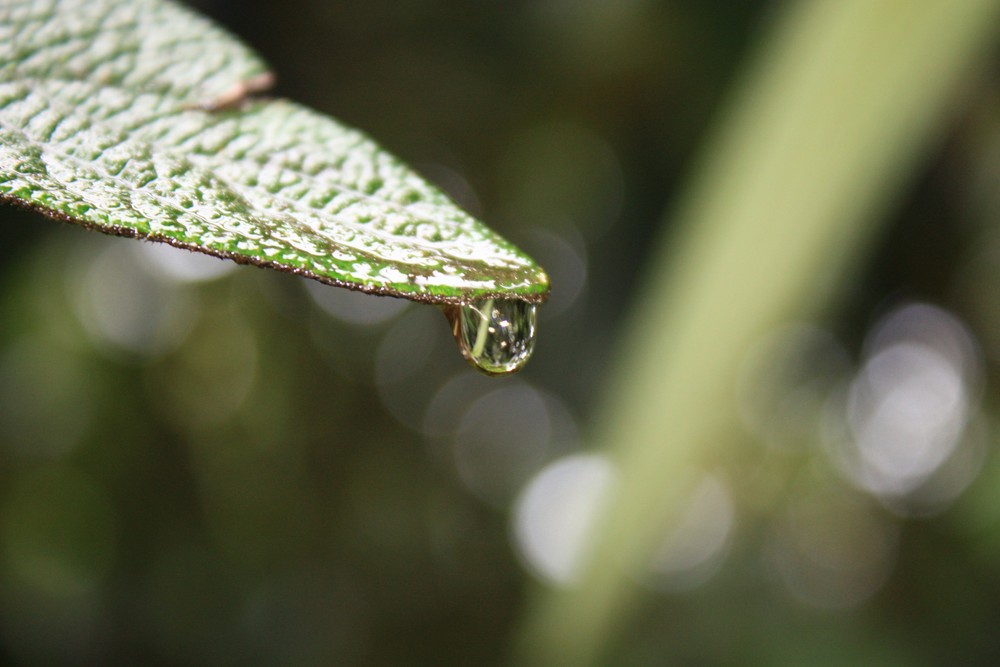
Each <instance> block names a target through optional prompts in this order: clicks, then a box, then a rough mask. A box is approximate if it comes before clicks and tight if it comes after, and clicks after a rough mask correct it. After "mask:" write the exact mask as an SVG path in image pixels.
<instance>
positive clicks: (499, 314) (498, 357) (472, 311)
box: [445, 299, 537, 375]
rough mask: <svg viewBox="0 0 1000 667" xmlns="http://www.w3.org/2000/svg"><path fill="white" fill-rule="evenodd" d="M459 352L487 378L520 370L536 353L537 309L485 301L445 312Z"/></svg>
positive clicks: (515, 302) (505, 301) (516, 301)
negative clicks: (487, 376)
mask: <svg viewBox="0 0 1000 667" xmlns="http://www.w3.org/2000/svg"><path fill="white" fill-rule="evenodd" d="M445 314H446V315H447V316H448V319H449V320H450V321H451V328H452V332H453V333H454V334H455V340H456V341H458V349H459V350H460V351H461V352H462V356H464V357H465V358H466V359H467V360H468V361H469V363H470V364H472V365H473V366H475V367H476V368H478V369H479V370H481V371H483V372H484V373H486V374H488V375H506V374H508V373H513V372H515V371H517V370H520V369H521V367H522V366H524V364H525V363H527V361H528V358H529V357H530V356H531V353H532V351H533V350H534V349H535V325H536V321H537V316H536V306H535V304H533V303H528V302H527V301H522V300H520V299H484V300H482V301H476V302H474V303H470V304H467V305H464V306H451V307H449V308H447V309H446V310H445Z"/></svg>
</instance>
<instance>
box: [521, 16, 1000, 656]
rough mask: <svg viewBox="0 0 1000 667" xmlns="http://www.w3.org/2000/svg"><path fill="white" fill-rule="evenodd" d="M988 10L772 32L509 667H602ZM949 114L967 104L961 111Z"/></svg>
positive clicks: (701, 179)
mask: <svg viewBox="0 0 1000 667" xmlns="http://www.w3.org/2000/svg"><path fill="white" fill-rule="evenodd" d="M998 18H1000V2H998V1H997V0H960V1H957V2H956V1H955V0H918V1H917V2H914V1H912V0H812V1H801V2H792V3H789V4H788V5H786V6H785V11H784V12H783V14H781V15H780V16H779V17H777V20H776V21H775V23H774V25H773V26H772V29H771V30H770V31H769V32H768V34H767V35H765V39H764V41H763V43H762V44H761V48H760V49H759V51H758V53H757V55H756V57H755V58H754V60H753V64H752V66H751V68H750V70H749V71H748V72H747V73H746V76H744V77H743V78H742V79H741V85H740V86H739V88H738V90H737V91H736V94H735V96H734V98H733V100H732V102H731V104H730V105H729V107H728V108H727V113H726V114H724V117H723V118H721V119H720V120H721V122H720V124H719V125H718V127H717V128H716V132H715V133H714V135H713V138H712V140H711V141H710V143H709V145H708V146H707V149H706V151H705V152H704V153H703V160H702V162H701V164H700V165H699V168H698V169H697V170H696V172H695V174H694V179H693V181H692V182H691V183H690V187H689V189H688V190H687V192H686V196H685V197H684V198H683V199H682V201H681V205H680V207H679V209H678V211H677V213H676V215H675V216H674V221H673V224H672V225H671V226H670V227H671V230H672V231H673V232H675V233H673V234H671V236H670V237H669V238H667V237H664V238H663V239H662V240H661V243H659V245H658V247H657V249H656V252H654V253H653V255H652V259H651V262H652V263H651V269H652V270H651V271H650V272H649V273H648V275H647V276H646V278H647V280H646V282H645V287H644V289H643V290H642V291H641V293H640V294H638V295H637V298H636V300H635V301H634V304H633V307H632V311H631V319H630V321H629V322H628V323H627V328H626V331H625V333H624V336H623V337H622V339H621V341H620V342H619V346H618V351H619V356H618V359H617V361H618V363H617V365H616V373H615V378H614V381H613V382H612V383H611V385H610V391H609V393H608V394H607V396H606V397H605V398H606V400H605V403H604V407H603V411H602V412H601V413H600V414H599V418H598V420H597V422H596V424H595V429H594V433H593V435H594V439H593V442H594V444H595V445H596V446H597V447H598V448H599V449H601V450H603V451H605V452H607V453H608V454H609V455H610V456H611V457H612V459H613V461H614V462H615V464H616V465H617V467H618V472H619V483H618V485H617V487H616V489H617V491H616V494H615V496H614V498H613V501H612V502H611V504H610V506H609V507H608V509H607V511H606V512H605V514H604V515H603V521H600V522H599V525H598V526H597V529H596V531H595V536H594V541H593V543H592V547H593V548H592V549H591V551H590V552H589V560H588V563H589V566H588V567H587V568H586V569H585V572H584V573H583V575H582V578H581V580H580V582H579V584H578V585H577V586H575V587H574V588H573V589H572V590H567V591H538V593H537V595H536V596H535V599H534V600H533V602H532V604H531V605H530V607H529V608H528V609H527V612H528V613H527V614H526V615H525V617H524V625H523V627H522V628H521V633H520V635H519V636H518V637H517V638H516V639H517V644H516V646H515V650H516V652H515V661H516V662H517V663H519V664H539V665H563V664H566V665H588V664H595V663H597V662H599V661H600V660H601V657H602V655H603V654H604V652H605V651H607V648H608V646H609V644H610V643H611V642H612V641H613V640H614V637H615V634H616V633H617V632H618V631H619V630H620V629H621V626H622V625H624V624H625V623H626V622H627V619H628V617H629V614H630V610H631V608H632V607H633V606H634V602H635V601H636V597H637V593H638V588H637V587H636V586H635V585H634V583H633V582H634V579H633V575H634V573H636V572H637V571H639V570H640V569H641V568H640V565H639V564H641V563H642V562H644V560H645V559H647V558H648V555H649V553H650V552H651V550H652V548H653V547H654V546H655V544H656V542H657V540H658V539H659V538H660V537H661V536H662V534H663V527H664V526H665V525H667V522H668V521H669V520H670V518H671V516H672V515H673V514H674V513H675V512H676V508H677V505H678V502H679V501H680V499H682V498H684V496H685V491H686V490H687V489H688V488H689V487H690V485H691V483H692V480H694V479H696V477H697V475H696V474H693V473H695V472H697V471H698V470H699V469H701V468H702V467H703V466H704V465H705V464H706V463H707V461H708V459H709V458H717V457H718V456H719V455H720V451H721V444H722V442H721V441H722V440H724V439H725V436H726V434H727V432H730V429H731V428H732V427H733V424H734V423H735V413H736V410H735V408H736V406H735V402H734V398H733V393H734V392H733V384H734V378H735V374H736V370H737V367H738V366H739V364H740V362H741V360H742V359H743V358H744V355H745V353H746V351H747V349H748V347H749V346H750V345H751V344H752V343H753V342H755V341H756V340H757V339H758V338H759V337H760V336H761V335H762V334H764V333H765V332H767V331H769V330H770V329H772V328H773V327H775V326H776V325H778V324H779V323H781V322H782V321H785V320H787V319H789V318H801V317H804V316H808V315H810V314H811V313H815V312H816V311H817V310H818V309H819V308H821V307H823V305H824V304H828V303H829V301H830V297H831V296H832V295H833V291H834V288H835V287H836V286H837V283H839V282H841V277H842V276H843V275H844V272H845V270H847V269H848V268H849V266H850V264H851V263H852V262H858V261H860V259H861V256H862V255H863V254H864V249H865V248H866V247H867V245H868V244H869V243H870V241H871V240H872V239H873V237H874V234H875V232H876V231H877V228H878V225H877V223H878V222H879V221H880V220H882V219H884V218H885V212H886V209H887V208H888V207H889V206H890V205H891V204H892V203H893V201H894V198H895V197H896V195H897V194H898V192H899V190H900V188H901V187H902V186H904V185H905V184H906V183H907V180H908V178H909V177H910V176H911V175H912V174H913V171H914V168H915V166H916V165H917V164H919V160H920V158H921V157H922V156H923V155H925V154H926V153H927V151H928V149H929V148H931V147H933V145H934V144H935V143H936V141H937V140H938V139H939V138H940V137H941V135H942V132H943V130H944V129H946V122H945V121H946V120H947V116H948V113H947V112H948V111H949V110H950V109H951V108H952V107H953V105H955V103H956V99H957V98H956V92H960V91H961V87H962V84H963V83H968V82H969V81H970V80H971V77H970V74H974V72H975V69H976V65H978V64H979V63H981V61H982V59H983V56H984V53H985V51H986V48H987V47H988V46H989V45H990V44H991V40H992V38H993V37H994V36H995V29H996V27H997V25H998V23H997V20H998ZM959 101H960V100H959Z"/></svg>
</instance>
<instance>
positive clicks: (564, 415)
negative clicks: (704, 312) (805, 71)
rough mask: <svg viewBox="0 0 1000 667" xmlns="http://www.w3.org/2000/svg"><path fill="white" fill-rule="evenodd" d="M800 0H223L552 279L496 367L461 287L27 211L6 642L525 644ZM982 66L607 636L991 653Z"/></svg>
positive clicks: (650, 654)
mask: <svg viewBox="0 0 1000 667" xmlns="http://www.w3.org/2000/svg"><path fill="white" fill-rule="evenodd" d="M784 4H785V3H782V2H775V1H773V0H772V1H767V2H764V1H746V0H739V1H737V0H711V1H710V2H705V1H701V2H696V1H694V0H672V1H669V2H667V1H661V2H657V1H653V0H629V1H626V2H614V3H612V2H602V1H600V0H584V1H581V2H569V1H568V0H538V1H524V2H509V1H508V2H500V1H499V0H483V1H480V2H476V3H467V2H458V1H456V0H402V1H400V0H396V1H391V2H390V1H388V0H376V1H371V0H367V1H365V2H360V1H353V0H338V1H336V2H328V1H326V0H323V1H320V0H294V1H291V0H290V1H289V2H284V3H270V2H261V1H256V0H254V1H250V2H235V1H231V2H230V1H226V0H203V1H200V2H193V3H192V5H193V6H195V7H196V8H197V9H199V10H200V11H202V12H204V13H206V14H208V15H209V16H211V17H212V18H214V19H215V20H217V21H218V22H220V23H221V24H223V25H224V26H226V27H227V28H229V29H230V30H231V31H233V32H234V33H236V34H237V35H239V36H240V37H241V38H243V39H244V40H245V41H246V42H248V43H249V44H251V45H252V46H253V47H254V48H255V49H256V50H257V51H258V52H259V53H260V54H261V55H262V56H263V57H264V59H265V60H267V61H268V62H270V63H271V65H272V66H273V69H274V71H275V72H276V73H277V75H278V82H279V83H278V86H277V89H276V91H275V93H276V94H278V95H281V96H286V97H290V98H293V99H295V100H297V101H300V102H302V103H304V104H306V105H308V106H311V107H314V108H317V109H320V110H322V111H324V112H326V113H329V114H330V115H333V116H334V117H336V118H338V119H340V120H342V121H343V122H345V123H347V124H349V125H352V126H355V127H359V128H361V129H363V130H364V131H365V132H367V133H368V134H370V135H371V136H373V137H375V138H376V139H377V141H379V143H381V144H382V145H383V146H385V147H386V148H387V149H389V150H390V151H391V152H393V153H394V154H396V155H397V156H399V157H400V158H402V159H403V160H404V161H405V162H407V163H409V164H410V165H412V166H414V167H415V168H416V169H417V170H418V171H420V172H421V173H422V174H423V175H424V176H426V177H427V178H428V179H429V180H430V181H432V182H434V183H436V184H437V185H439V186H440V187H441V188H442V189H443V190H445V191H446V192H447V193H448V194H450V195H451V196H452V197H453V198H454V199H455V200H456V201H457V202H458V203H459V204H460V205H462V206H463V207H464V208H466V209H467V210H468V211H470V212H471V213H473V214H474V215H476V216H477V217H479V218H480V219H483V220H485V221H486V222H487V223H488V224H489V225H490V226H492V227H493V228H494V229H496V230H497V231H498V232H500V233H501V234H502V235H504V236H505V237H507V238H508V239H510V240H512V241H513V242H514V243H516V244H517V245H519V246H520V247H522V248H524V249H525V250H527V251H528V252H529V253H530V254H531V255H532V256H534V257H535V258H536V259H537V260H538V261H539V263H540V264H542V265H543V266H544V267H545V268H546V269H547V270H548V272H549V275H550V277H551V279H552V285H553V290H552V296H551V300H550V302H549V303H548V304H546V305H545V306H544V307H543V308H541V310H540V323H539V341H538V345H537V349H536V352H535V356H534V358H533V359H532V361H531V363H530V364H529V365H528V366H527V368H526V369H525V370H524V371H523V372H521V373H519V374H517V375H516V376H514V377H510V378H502V379H496V378H487V377H484V376H480V375H479V374H477V373H476V372H475V371H473V370H472V369H470V368H469V367H468V366H467V365H466V364H465V363H464V362H463V361H462V359H461V357H460V355H459V354H458V352H457V350H456V348H455V346H454V341H453V340H452V339H451V336H450V333H449V331H448V327H447V325H446V322H445V320H444V318H443V317H442V316H441V314H440V312H439V311H438V310H437V309H435V308H432V307H427V306H420V305H415V304H410V303H408V302H405V301H400V300H395V299H384V298H375V297H365V296H360V295H356V294H354V293H351V292H348V291H346V290H339V289H334V288H328V287H324V286H321V285H319V284H314V283H312V282H310V281H306V280H302V279H298V278H295V277H292V276H288V275H282V274H278V273H276V272H272V271H265V270H260V269H255V268H247V267H237V266H235V265H234V264H231V263H227V262H222V261H219V260H215V259H211V258H205V257H201V256H196V255H193V254H190V253H184V252H183V251H178V250H174V249H171V248H167V247H159V246H154V245H151V244H147V243H138V242H135V241H131V240H124V239H116V238H109V237H104V236H102V235H99V234H94V233H91V232H87V231H84V230H82V229H78V228H75V227H73V226H70V225H67V224H63V223H55V222H51V221H47V220H45V219H43V218H41V217H39V216H37V215H34V214H31V213H27V212H23V211H19V210H14V209H3V210H2V211H0V216H2V218H3V228H4V232H3V242H2V244H0V272H2V274H3V275H2V283H0V285H2V287H0V661H2V662H4V663H11V664H59V663H73V664H80V663H87V662H94V661H98V660H99V661H101V662H105V663H133V664H151V665H154V664H246V663H253V664H282V665H296V664H302V665H315V664H364V665H402V664H406V665H409V664H428V665H430V664H433V665H451V664H454V665H472V664H475V665H489V664H499V663H502V662H503V661H504V659H505V657H506V656H507V655H508V654H509V651H510V645H511V641H512V640H511V638H512V636H513V635H514V634H515V633H516V632H517V628H518V627H519V619H521V618H522V617H523V615H524V613H525V610H526V608H527V605H528V601H529V600H530V599H532V598H533V597H534V596H537V595H544V591H546V590H549V589H559V588H560V587H565V586H571V585H572V582H573V580H574V577H575V575H576V568H577V566H578V559H579V553H580V552H579V546H580V543H581V540H582V535H583V534H584V533H585V532H586V526H587V523H588V517H589V516H590V515H591V514H592V513H593V512H594V511H595V508H596V507H597V505H598V504H599V502H600V497H601V493H602V490H604V489H606V488H607V487H608V485H609V484H611V483H612V479H613V478H614V474H615V473H614V470H613V467H612V464H611V463H610V462H609V460H608V459H607V458H606V457H604V456H603V454H602V453H601V451H600V450H599V449H595V448H594V447H593V446H592V445H593V443H591V442H588V436H589V433H590V432H591V431H592V428H593V423H592V419H593V414H594V411H595V408H596V407H597V405H598V404H599V403H600V402H601V401H602V400H604V399H605V398H606V397H605V395H604V393H605V392H607V378H608V375H609V373H610V372H611V366H612V364H613V362H614V359H615V358H616V357H615V355H616V354H617V352H616V341H618V340H619V339H620V338H619V337H620V334H621V332H622V322H624V321H625V318H626V314H627V313H628V312H629V309H630V307H631V306H632V305H633V300H632V298H631V297H630V295H631V294H632V292H633V290H634V289H635V288H636V287H637V286H638V284H639V281H640V280H641V279H642V277H643V275H644V274H643V273H642V272H643V270H648V264H649V262H651V261H655V260H656V259H657V258H654V257H651V256H650V250H651V248H653V247H655V246H654V245H653V244H652V240H653V239H654V238H656V237H658V236H659V235H660V234H662V233H665V230H664V225H665V224H668V223H667V222H664V220H665V212H667V211H669V210H670V207H671V205H672V204H673V203H674V202H675V200H676V199H677V197H678V194H679V189H680V188H681V186H682V185H683V184H684V181H683V179H684V177H685V176H686V175H687V173H688V172H689V171H690V168H691V163H692V161H693V160H694V158H695V156H696V153H697V151H698V149H699V147H700V146H701V144H702V143H703V140H704V139H705V137H706V133H707V131H708V129H709V128H710V126H711V124H712V122H713V121H714V120H715V119H717V117H718V116H719V114H720V112H721V109H722V107H723V105H724V103H725V101H726V99H727V98H726V92H727V91H728V90H729V89H730V88H731V87H732V84H733V83H734V82H735V80H736V77H738V76H739V74H740V73H741V67H742V66H743V65H744V63H745V61H746V58H747V55H748V53H749V52H750V50H751V48H752V46H753V45H754V44H755V40H757V39H759V38H760V35H761V29H762V26H764V25H765V24H766V23H767V21H768V20H769V19H770V17H771V16H772V15H773V13H774V12H776V11H779V10H780V9H781V8H782V6H783V5H784ZM992 55H993V56H997V55H1000V53H997V52H994V53H993V54H992ZM992 62H993V65H992V66H991V67H988V68H987V69H986V70H985V71H983V72H980V73H979V76H978V78H976V79H975V81H976V84H975V86H969V87H967V88H965V89H963V91H962V95H961V97H960V98H956V99H955V101H954V104H953V105H952V106H953V109H952V112H951V114H950V115H949V117H948V124H947V128H946V130H947V131H946V133H945V134H944V136H943V138H942V139H941V140H940V141H938V142H937V143H935V144H934V146H933V150H932V151H931V152H930V155H929V158H928V159H925V160H923V161H922V162H921V163H920V165H919V168H918V170H917V174H916V177H915V178H911V179H910V180H908V181H906V184H905V187H904V188H903V192H902V196H901V197H899V198H897V199H895V200H894V201H893V204H892V206H891V207H890V208H889V213H888V215H887V216H885V217H884V218H883V219H880V220H879V221H878V224H879V225H880V227H879V229H880V231H879V232H878V233H877V234H874V235H873V236H872V238H873V239H874V240H873V241H872V242H871V244H870V245H868V246H867V247H865V249H864V254H863V259H862V260H861V261H859V262H858V263H857V264H856V265H854V269H853V270H852V271H851V272H850V273H849V274H846V275H842V276H840V277H839V278H838V292H837V293H838V298H837V300H836V307H835V308H832V309H829V310H828V311H827V312H826V313H825V314H821V315H817V316H816V317H814V318H812V319H802V320H800V321H789V322H787V323H784V324H782V325H781V326H779V327H776V328H775V329H774V330H773V331H771V332H769V333H768V334H767V335H766V336H764V337H763V338H762V339H761V340H760V341H759V342H758V344H757V345H755V346H754V347H753V349H752V351H751V352H750V353H749V354H748V355H747V356H746V359H745V361H744V363H743V364H742V366H741V369H740V372H739V380H738V382H736V383H735V384H734V386H733V387H732V392H733V395H734V396H735V398H736V402H737V405H738V410H739V418H740V431H739V437H737V438H734V439H733V441H732V443H728V444H727V446H726V447H725V448H720V449H719V450H717V452H716V455H715V457H714V460H713V463H712V466H711V468H710V470H708V471H707V472H706V473H705V474H704V476H703V478H702V479H701V480H700V481H698V482H697V483H696V484H694V485H693V488H694V491H693V493H691V494H690V497H688V498H687V499H686V500H685V501H684V502H683V503H682V506H683V511H682V512H681V517H680V519H679V521H678V522H676V524H675V525H672V526H671V528H670V529H669V530H667V531H665V533H664V538H663V542H662V547H661V548H660V549H659V550H657V552H656V554H655V557H654V559H653V560H652V562H651V564H650V566H649V569H648V571H647V572H644V573H642V576H637V577H636V581H635V584H634V585H635V586H636V587H638V588H640V589H642V590H643V591H644V592H645V594H644V596H643V597H642V600H641V602H640V603H639V605H638V609H637V611H636V612H635V614H634V616H633V617H631V619H630V622H629V623H628V624H627V625H626V626H625V627H624V628H623V629H622V630H621V631H620V633H619V634H618V635H617V636H615V637H614V639H613V641H612V642H611V645H610V646H609V647H608V649H607V657H606V661H607V662H606V664H609V665H611V664H614V665H655V664H682V665H691V664H740V665H746V664H758V665H775V664H795V665H801V664H811V665H822V664H829V665H834V664H866V665H940V664H945V663H949V664H958V663H963V664H984V665H985V664H997V662H996V661H997V660H1000V638H998V635H997V632H996V628H997V627H998V624H1000V455H998V451H997V447H996V444H995V443H996V431H997V428H998V424H997V409H998V407H1000V406H998V403H997V400H996V396H995V392H994V391H993V390H992V389H991V388H992V387H993V386H995V381H996V379H997V378H996V377H995V376H996V374H997V372H998V370H1000V365H998V363H1000V298H997V285H998V284H1000V227H998V225H997V222H998V220H1000V68H998V67H997V65H996V63H997V62H1000V60H998V59H997V58H996V57H994V58H993V60H992ZM669 231H670V230H669V229H666V233H669ZM633 317H634V315H633ZM664 381H665V382H666V381H667V379H665V380H664Z"/></svg>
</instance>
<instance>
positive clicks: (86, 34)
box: [0, 0, 548, 303]
mask: <svg viewBox="0 0 1000 667" xmlns="http://www.w3.org/2000/svg"><path fill="white" fill-rule="evenodd" d="M267 81H268V75H267V68H266V67H265V66H264V64H263V63H261V62H260V61H259V60H258V59H257V58H256V57H255V56H254V55H253V54H252V53H251V52H250V51H249V50H248V49H247V48H246V47H244V46H243V45H242V44H240V43H239V42H237V41H236V40H235V39H233V38H232V37H229V36H228V35H226V34H225V33H224V32H222V31H221V30H219V29H217V28H215V27H214V26H212V25H211V24H210V23H208V22H207V21H205V20H204V19H201V18H200V17H197V16H195V15H193V14H191V13H190V12H188V11H187V10H185V9H183V8H180V7H177V6H175V5H173V4H168V3H166V2H162V1H160V0H130V1H111V0H82V1H80V0H50V1H48V2H44V1H42V2H40V1H38V0H26V1H23V2H15V1H12V0H5V1H3V2H0V197H2V198H4V199H7V200H9V201H13V202H15V203H25V204H28V205H30V206H33V207H35V208H38V209H41V210H43V211H44V212H46V213H49V214H50V215H54V216H57V217H62V218H66V219H70V220H72V221H74V222H79V223H81V224H84V225H87V226H91V227H94V228H97V229H100V230H102V231H105V232H109V233H113V234H120V235H126V236H140V237H146V238H151V239H154V240H159V241H165V242H168V243H171V244H172V245H176V246H180V247H186V248H190V249H193V250H199V251H202V252H207V253H209V254H213V255H217V256H221V257H228V258H231V259H234V260H236V261H240V262H249V263H253V264H259V265H263V266H270V267H273V268H278V269H282V270H286V271H291V272H294V273H299V274H302V275H306V276H309V277H312V278H316V279H318V280H321V281H323V282H327V283H330V284H335V285H340V286H344V287H350V288H353V289H359V290H362V291H366V292H372V293H379V294H393V295H396V296H405V297H407V298H411V299H416V300H420V301H429V302H441V303H446V302H450V303H458V302H468V301H471V300H474V299H479V298H485V297H492V296H506V297H512V296H517V297H520V298H523V299H525V300H528V301H541V300H543V299H544V298H545V297H546V295H547V293H548V279H547V277H546V276H545V273H544V271H542V269H541V268H540V267H539V266H538V265H536V264H535V263H534V262H533V261H532V260H531V259H530V258H529V257H527V256H526V255H525V254H524V253H522V252H521V251H520V250H518V249H517V248H516V247H514V246H513V245H512V244H510V243H509V242H507V241H505V240H504V239H503V238H501V237H500V236H498V235H497V234H495V233H494V232H492V231H491V230H489V229H488V228H487V227H485V226H484V225H483V224H481V223H480V222H478V221H476V220H475V219H473V218H472V217H470V216H469V215H467V214H466V213H464V212H463V211H461V210H460V209H459V208H458V207H456V206H455V205H454V204H452V203H451V202H450V201H449V200H448V199H447V198H446V197H445V196H444V195H443V194H442V193H441V192H439V191H438V190H437V189H435V188H434V187H432V186H430V185H429V184H427V183H426V182H425V181H423V180H422V179H421V178H420V177H419V176H417V175H416V174H415V173H414V172H412V171H411V170H410V169H408V168H407V167H406V166H404V165H402V164H401V163H400V162H399V161H397V160H396V159H395V158H393V157H392V156H391V155H389V154H388V153H386V152H385V151H384V150H382V149H381V148H380V147H379V146H377V145H376V144H375V143H374V142H372V141H371V140H370V139H368V138H367V137H365V136H364V135H363V134H361V133H359V132H357V131H355V130H352V129H349V128H345V127H344V126H342V125H340V124H339V123H337V122H336V121H334V120H332V119H330V118H327V117H325V116H322V115H320V114H318V113H316V112H313V111H310V110H309V109H306V108H304V107H302V106H300V105H297V104H294V103H292V102H289V101H285V100H246V101H243V102H241V103H239V104H233V103H234V102H237V101H239V98H240V97H242V95H243V93H245V92H252V91H254V90H256V89H257V88H260V87H261V86H262V85H264V84H265V83H266V82H267ZM231 107H233V108H231Z"/></svg>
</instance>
